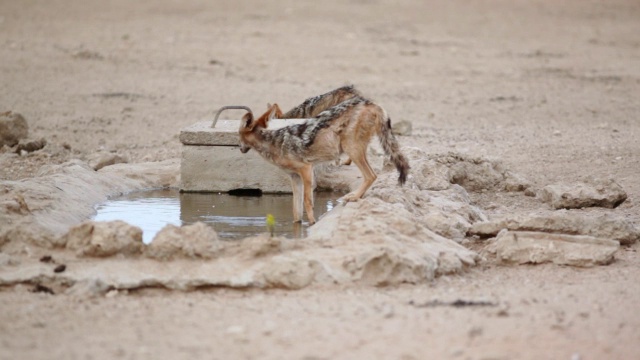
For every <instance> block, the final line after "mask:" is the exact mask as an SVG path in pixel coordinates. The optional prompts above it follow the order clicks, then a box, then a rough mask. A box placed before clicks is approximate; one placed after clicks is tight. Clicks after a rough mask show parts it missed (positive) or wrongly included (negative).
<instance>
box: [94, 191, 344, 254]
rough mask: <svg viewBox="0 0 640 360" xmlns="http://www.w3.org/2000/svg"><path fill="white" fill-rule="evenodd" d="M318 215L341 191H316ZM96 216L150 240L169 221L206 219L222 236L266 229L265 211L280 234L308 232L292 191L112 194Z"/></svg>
mask: <svg viewBox="0 0 640 360" xmlns="http://www.w3.org/2000/svg"><path fill="white" fill-rule="evenodd" d="M315 196H316V198H315V206H314V211H315V215H316V219H317V218H319V217H320V215H322V214H324V213H325V212H327V211H329V210H331V209H332V208H333V207H334V206H335V205H336V204H337V202H336V200H337V199H338V198H339V197H340V196H341V194H339V193H333V192H317V193H316V195H315ZM96 211H97V212H98V213H97V215H96V216H95V217H94V219H93V220H95V221H111V220H123V221H126V222H128V223H129V224H132V225H135V226H138V227H140V228H142V230H143V234H144V235H143V237H144V242H145V243H149V242H151V240H152V239H153V237H154V236H155V234H156V233H157V232H158V231H160V229H162V228H163V227H164V226H165V225H167V224H173V225H176V226H180V225H187V224H192V223H195V222H197V221H202V222H204V223H207V224H209V225H211V226H213V228H214V229H215V230H216V232H217V233H218V236H219V237H220V238H222V239H241V238H244V237H247V236H250V235H255V234H260V233H265V232H267V229H266V216H267V214H272V215H273V216H274V217H275V220H276V225H275V235H280V236H287V237H295V238H299V237H303V236H304V235H305V232H306V228H307V225H308V224H307V223H306V222H305V223H303V224H302V225H300V224H294V223H293V214H292V197H291V195H262V196H260V197H255V196H232V195H229V194H223V193H220V194H218V193H183V194H180V193H179V192H178V191H177V190H152V191H140V192H135V193H131V194H127V195H124V196H121V197H118V198H114V199H111V200H109V201H107V202H105V203H104V204H101V205H99V206H98V207H97V208H96Z"/></svg>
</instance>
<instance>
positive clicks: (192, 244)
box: [144, 222, 224, 260]
mask: <svg viewBox="0 0 640 360" xmlns="http://www.w3.org/2000/svg"><path fill="white" fill-rule="evenodd" d="M223 247H224V246H223V244H222V242H221V241H220V240H219V239H218V234H217V233H216V231H215V230H214V229H213V228H212V227H211V226H208V225H207V224H205V223H203V222H196V223H194V224H191V225H185V226H182V227H178V226H175V225H171V224H168V225H166V226H165V227H164V228H162V230H160V231H159V232H158V234H156V236H155V237H154V238H153V241H151V244H149V245H148V246H146V248H145V250H144V253H145V255H146V256H147V257H150V258H154V259H157V260H170V259H172V258H175V257H186V258H192V259H196V258H201V259H211V258H213V257H215V256H216V255H217V254H218V253H219V252H220V251H221V250H222V249H223Z"/></svg>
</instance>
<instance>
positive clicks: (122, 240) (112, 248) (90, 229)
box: [60, 220, 143, 257]
mask: <svg viewBox="0 0 640 360" xmlns="http://www.w3.org/2000/svg"><path fill="white" fill-rule="evenodd" d="M60 242H61V243H64V244H66V247H67V249H71V250H75V252H76V254H77V255H78V256H90V257H105V256H113V255H116V254H123V255H137V254H139V253H140V252H141V250H142V247H143V243H142V230H141V229H140V228H139V227H137V226H133V225H129V224H127V223H126V222H124V221H120V220H115V221H108V222H95V221H85V222H83V223H81V224H79V225H76V226H74V227H72V228H71V229H69V232H67V233H66V234H65V235H63V236H62V238H61V240H60Z"/></svg>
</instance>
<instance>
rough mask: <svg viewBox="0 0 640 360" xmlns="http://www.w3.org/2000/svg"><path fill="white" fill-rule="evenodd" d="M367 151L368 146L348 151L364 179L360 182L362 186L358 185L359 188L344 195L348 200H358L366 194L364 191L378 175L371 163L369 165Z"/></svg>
mask: <svg viewBox="0 0 640 360" xmlns="http://www.w3.org/2000/svg"><path fill="white" fill-rule="evenodd" d="M366 151H367V148H366V147H365V148H364V149H355V151H351V152H348V153H347V155H349V159H351V161H353V162H354V163H355V164H356V166H357V167H358V169H360V172H361V173H362V177H363V179H362V184H360V187H358V189H356V190H355V191H352V192H350V193H348V194H347V195H345V196H343V197H342V199H343V200H344V201H346V202H349V201H356V200H358V199H360V198H361V197H362V195H364V193H365V192H366V191H367V190H368V189H369V188H370V187H371V185H372V184H373V182H374V181H376V178H377V176H376V173H375V172H374V171H373V169H372V168H371V165H369V161H368V160H367V154H366Z"/></svg>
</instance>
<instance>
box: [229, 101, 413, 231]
mask: <svg viewBox="0 0 640 360" xmlns="http://www.w3.org/2000/svg"><path fill="white" fill-rule="evenodd" d="M276 111H277V106H276V105H272V106H271V107H270V108H269V109H268V110H267V112H266V113H264V114H263V115H262V116H260V117H259V118H257V119H255V118H254V116H253V114H252V113H251V112H250V111H249V112H248V113H247V114H245V115H244V116H243V117H242V121H241V122H240V129H239V134H240V150H241V151H242V152H243V153H246V152H247V151H249V150H250V149H254V150H256V151H257V152H258V153H260V155H261V156H262V157H263V158H265V159H266V160H268V161H270V162H272V163H273V164H275V165H277V166H279V167H280V168H281V169H283V170H285V171H286V172H288V173H289V174H290V176H291V187H292V190H293V218H294V221H296V222H299V221H302V206H303V204H304V209H305V211H306V213H307V218H308V219H309V224H314V223H315V221H316V220H315V217H314V216H313V166H314V164H316V163H321V162H327V161H335V160H336V159H338V158H339V156H340V154H342V153H346V154H347V155H348V156H349V158H350V159H351V160H352V161H353V162H354V163H355V164H356V165H357V166H358V168H359V169H360V172H362V175H363V182H362V184H361V185H360V187H359V188H358V189H356V190H355V191H353V192H351V193H349V194H347V195H345V196H344V197H343V199H344V200H345V201H355V200H358V199H360V198H361V197H362V195H364V193H365V192H366V191H367V189H369V187H370V186H371V184H373V182H374V181H375V180H376V177H377V176H376V174H375V173H374V172H373V170H372V169H371V166H370V165H369V162H368V161H367V147H368V145H369V142H370V141H371V138H372V137H373V136H374V135H378V137H379V139H380V144H381V145H382V148H383V149H384V151H385V153H386V154H387V155H389V156H390V157H391V161H392V162H393V164H394V165H395V167H396V169H397V170H398V172H399V173H400V177H399V179H398V181H399V183H400V184H401V185H402V184H404V183H405V181H406V179H407V174H408V172H409V163H408V161H407V159H406V158H405V157H404V155H403V154H402V153H401V152H400V146H399V145H398V142H397V141H396V139H395V137H394V136H393V134H392V133H391V119H389V117H388V116H387V113H386V111H384V109H383V108H381V107H380V106H378V105H377V104H375V103H373V102H371V101H369V100H366V99H363V98H362V97H359V96H356V97H352V98H350V99H348V100H346V101H343V102H341V103H339V104H338V105H336V106H333V107H331V108H329V109H327V110H325V111H322V112H321V113H319V114H318V115H317V116H316V117H314V118H311V119H308V120H307V121H305V122H304V123H302V124H298V125H291V126H287V127H283V128H280V129H276V130H268V129H267V126H268V122H269V120H270V119H272V118H274V117H275V116H276Z"/></svg>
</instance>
